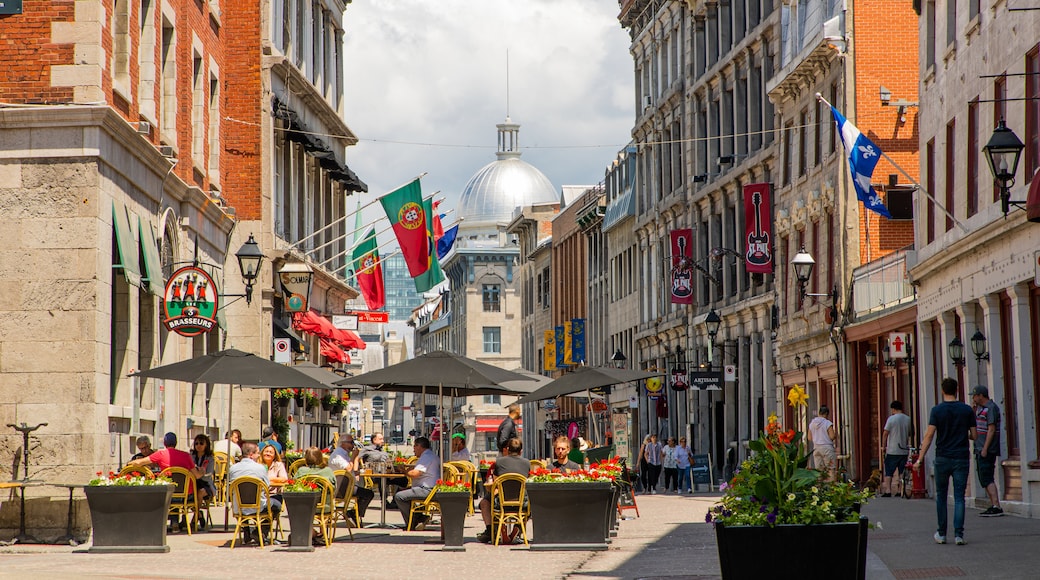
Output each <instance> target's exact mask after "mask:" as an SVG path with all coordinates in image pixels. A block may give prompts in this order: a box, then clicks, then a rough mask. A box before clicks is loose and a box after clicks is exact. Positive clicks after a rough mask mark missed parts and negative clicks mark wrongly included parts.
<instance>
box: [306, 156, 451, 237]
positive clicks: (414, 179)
mask: <svg viewBox="0 0 1040 580" xmlns="http://www.w3.org/2000/svg"><path fill="white" fill-rule="evenodd" d="M427 173H429V172H427V171H423V172H422V173H420V174H419V175H418V176H417V177H414V178H412V179H409V180H408V181H406V182H404V183H402V184H401V185H398V186H397V187H395V188H393V189H391V190H390V191H388V192H386V193H384V194H381V195H379V196H376V198H375V199H373V200H372V201H370V202H368V203H366V204H365V205H362V206H359V207H358V211H360V210H362V209H364V208H366V207H368V206H370V205H372V204H374V203H375V202H377V201H379V200H380V199H382V198H384V197H386V196H388V195H390V194H391V193H393V192H395V191H397V190H398V189H401V188H402V187H404V186H406V185H408V184H409V183H411V182H413V181H416V180H419V179H422V178H423V177H426V174H427ZM434 195H436V193H435V194H434ZM349 215H350V214H346V215H344V216H343V217H341V218H339V219H337V220H335V221H333V222H332V223H330V224H328V225H326V226H324V227H322V228H319V229H317V230H315V231H314V232H312V233H311V234H310V235H308V236H304V237H302V238H300V239H298V240H296V241H295V242H293V243H291V244H289V248H290V249H293V248H297V247H298V246H299V245H300V244H302V243H304V242H306V241H307V240H309V239H311V238H313V237H314V236H316V235H318V234H320V233H321V232H323V231H325V230H327V229H329V228H331V227H332V226H334V225H336V224H338V223H340V222H342V221H344V220H346V219H347V217H348V216H349Z"/></svg>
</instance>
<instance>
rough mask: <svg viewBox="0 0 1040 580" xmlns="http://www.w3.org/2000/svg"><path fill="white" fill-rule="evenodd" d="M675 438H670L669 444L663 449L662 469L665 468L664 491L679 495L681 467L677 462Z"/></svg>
mask: <svg viewBox="0 0 1040 580" xmlns="http://www.w3.org/2000/svg"><path fill="white" fill-rule="evenodd" d="M676 449H678V448H677V447H676V446H675V437H669V438H668V444H667V445H665V446H664V447H663V448H662V449H661V467H663V468H664V490H665V491H668V490H671V491H672V492H673V493H679V467H678V465H676V462H675V450H676Z"/></svg>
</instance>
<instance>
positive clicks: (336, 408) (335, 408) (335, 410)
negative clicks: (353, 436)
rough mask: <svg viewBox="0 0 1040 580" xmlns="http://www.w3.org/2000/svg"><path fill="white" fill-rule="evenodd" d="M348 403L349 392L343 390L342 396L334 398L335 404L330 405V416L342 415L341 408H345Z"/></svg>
mask: <svg viewBox="0 0 1040 580" xmlns="http://www.w3.org/2000/svg"><path fill="white" fill-rule="evenodd" d="M348 402H350V392H349V391H347V390H346V389H343V394H342V395H340V396H339V397H338V398H336V402H335V403H333V405H332V414H333V415H339V414H340V413H342V412H343V407H345V406H346V405H347V403H348Z"/></svg>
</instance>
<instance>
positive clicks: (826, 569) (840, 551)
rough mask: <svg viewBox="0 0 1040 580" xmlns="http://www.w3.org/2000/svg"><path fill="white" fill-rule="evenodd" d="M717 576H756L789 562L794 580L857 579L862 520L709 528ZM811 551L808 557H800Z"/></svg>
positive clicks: (862, 571) (862, 555)
mask: <svg viewBox="0 0 1040 580" xmlns="http://www.w3.org/2000/svg"><path fill="white" fill-rule="evenodd" d="M715 540H716V542H717V543H718V549H719V565H720V567H721V568H722V577H723V578H728V579H732V578H758V577H761V576H763V574H764V573H765V574H766V575H768V571H767V569H768V567H769V565H772V564H778V563H781V562H789V563H791V566H792V568H791V569H790V571H791V572H792V573H795V572H794V570H797V572H796V573H795V574H796V576H797V577H798V578H799V579H800V580H813V579H816V578H820V579H823V578H848V579H850V580H852V579H856V580H863V579H864V578H866V568H867V518H866V517H860V519H859V521H858V522H842V523H836V524H815V525H793V524H782V525H779V526H774V527H768V526H726V525H724V524H715ZM807 549H811V555H809V556H807V557H797V558H796V561H792V556H795V555H804V554H805V553H806V550H807Z"/></svg>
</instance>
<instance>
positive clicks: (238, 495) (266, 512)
mask: <svg viewBox="0 0 1040 580" xmlns="http://www.w3.org/2000/svg"><path fill="white" fill-rule="evenodd" d="M228 494H229V498H228V500H229V501H230V502H231V515H233V516H235V535H233V536H232V537H231V547H232V548H234V547H235V542H236V541H237V540H238V537H239V536H238V533H239V532H240V531H241V530H242V525H243V524H244V525H246V526H250V525H252V526H256V530H257V536H259V537H260V547H261V548H263V547H264V534H263V532H262V529H263V528H262V526H263V524H264V523H266V524H267V525H268V526H271V525H272V524H273V522H274V517H273V516H272V515H271V504H270V503H269V502H268V503H267V505H266V506H265V505H263V504H264V501H263V498H265V497H269V494H268V488H267V484H266V483H264V481H263V480H262V479H259V478H256V477H249V476H243V477H239V478H236V479H235V480H234V481H232V482H231V488H230V491H229V492H228ZM248 512H252V513H248Z"/></svg>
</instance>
